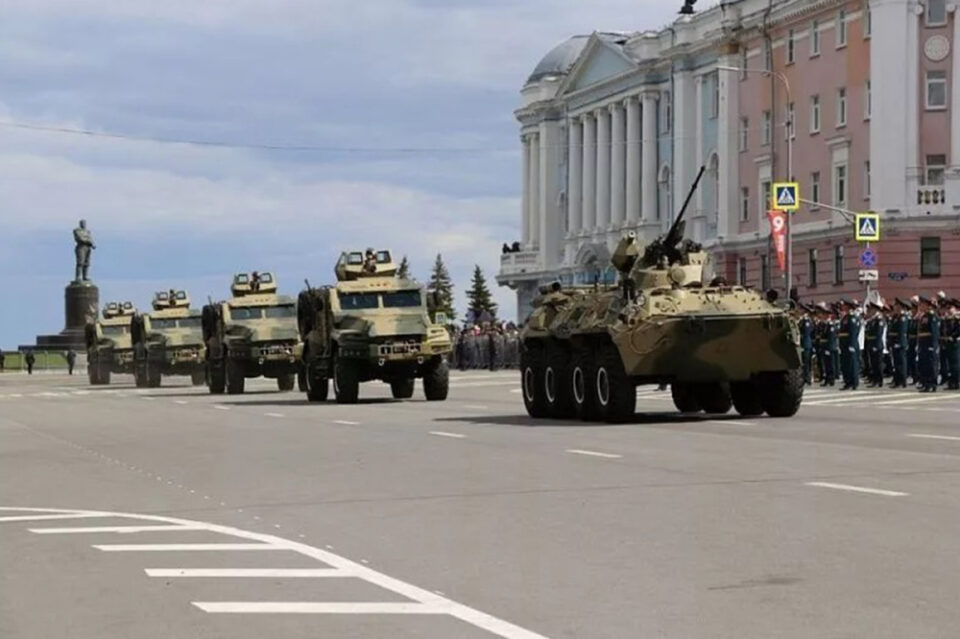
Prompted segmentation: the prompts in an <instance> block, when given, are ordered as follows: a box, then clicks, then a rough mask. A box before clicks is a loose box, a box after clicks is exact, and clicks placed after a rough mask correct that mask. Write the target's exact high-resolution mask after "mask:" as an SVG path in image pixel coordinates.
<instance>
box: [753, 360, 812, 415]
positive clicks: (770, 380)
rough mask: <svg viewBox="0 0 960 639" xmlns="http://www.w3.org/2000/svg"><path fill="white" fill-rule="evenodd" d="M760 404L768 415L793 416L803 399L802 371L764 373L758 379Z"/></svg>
mask: <svg viewBox="0 0 960 639" xmlns="http://www.w3.org/2000/svg"><path fill="white" fill-rule="evenodd" d="M758 386H759V388H760V405H761V406H763V410H764V412H765V413H766V414H767V415H769V416H770V417H793V416H794V415H796V414H797V411H798V410H800V402H801V401H803V373H802V372H801V370H800V369H794V370H792V371H781V372H776V373H764V374H762V375H761V376H760V379H759V380H758Z"/></svg>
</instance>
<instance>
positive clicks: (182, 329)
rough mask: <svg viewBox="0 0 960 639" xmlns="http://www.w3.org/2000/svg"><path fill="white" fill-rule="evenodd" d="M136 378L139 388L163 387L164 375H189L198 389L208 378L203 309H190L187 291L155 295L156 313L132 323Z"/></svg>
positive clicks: (162, 292)
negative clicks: (161, 382)
mask: <svg viewBox="0 0 960 639" xmlns="http://www.w3.org/2000/svg"><path fill="white" fill-rule="evenodd" d="M130 335H131V337H132V339H133V358H134V379H135V380H136V383H137V386H140V387H143V386H147V387H151V388H155V387H157V386H160V381H161V379H162V377H163V376H164V375H189V376H190V379H191V381H192V382H193V384H194V385H195V386H199V385H200V384H203V382H204V380H205V379H206V362H205V361H204V356H203V351H204V347H203V331H202V330H201V321H200V311H199V309H191V308H190V298H189V297H188V296H187V293H186V291H178V290H174V289H170V290H169V291H159V292H157V293H155V294H154V296H153V311H152V312H150V313H143V314H140V313H138V314H136V315H134V316H133V317H132V318H131V320H130Z"/></svg>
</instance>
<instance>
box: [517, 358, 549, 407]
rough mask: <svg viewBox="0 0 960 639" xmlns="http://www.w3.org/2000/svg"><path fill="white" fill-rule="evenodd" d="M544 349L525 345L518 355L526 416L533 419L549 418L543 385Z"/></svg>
mask: <svg viewBox="0 0 960 639" xmlns="http://www.w3.org/2000/svg"><path fill="white" fill-rule="evenodd" d="M544 359H545V354H544V348H543V346H542V345H541V344H536V345H531V344H525V345H524V346H523V350H522V351H521V353H520V382H521V390H522V392H523V405H524V407H525V408H526V409H527V415H529V416H530V417H533V418H535V419H539V418H542V417H549V416H550V410H549V407H548V405H547V394H546V392H545V390H546V389H545V387H544V383H543V377H544V368H545V362H544Z"/></svg>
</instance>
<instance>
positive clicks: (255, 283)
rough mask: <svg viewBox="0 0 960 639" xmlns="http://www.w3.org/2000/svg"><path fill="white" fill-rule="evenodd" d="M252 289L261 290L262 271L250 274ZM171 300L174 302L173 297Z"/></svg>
mask: <svg viewBox="0 0 960 639" xmlns="http://www.w3.org/2000/svg"><path fill="white" fill-rule="evenodd" d="M250 290H251V291H259V290H260V273H258V272H257V271H254V272H253V273H251V274H250ZM170 292H171V293H172V292H173V291H170ZM170 301H171V302H173V300H172V299H171V300H170Z"/></svg>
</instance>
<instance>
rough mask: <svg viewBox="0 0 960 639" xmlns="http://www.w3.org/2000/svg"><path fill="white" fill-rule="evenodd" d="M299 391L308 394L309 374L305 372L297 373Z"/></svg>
mask: <svg viewBox="0 0 960 639" xmlns="http://www.w3.org/2000/svg"><path fill="white" fill-rule="evenodd" d="M297 390H298V391H300V392H301V393H305V392H307V373H306V371H304V370H299V371H297Z"/></svg>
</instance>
